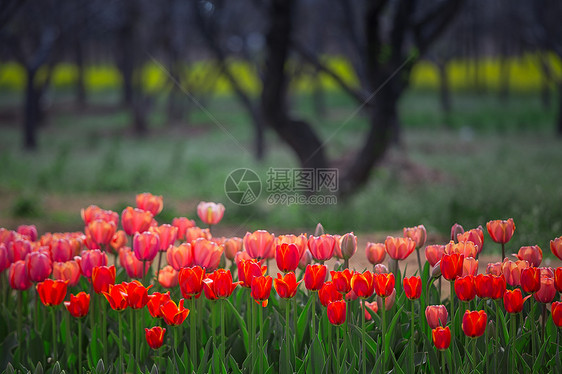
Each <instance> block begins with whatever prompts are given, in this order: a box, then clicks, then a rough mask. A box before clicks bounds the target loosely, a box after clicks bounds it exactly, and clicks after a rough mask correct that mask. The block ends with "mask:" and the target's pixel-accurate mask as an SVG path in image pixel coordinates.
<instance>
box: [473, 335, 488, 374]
mask: <svg viewBox="0 0 562 374" xmlns="http://www.w3.org/2000/svg"><path fill="white" fill-rule="evenodd" d="M477 339H478V338H472V361H473V362H474V363H476V362H477V361H476V340H477ZM472 369H473V370H474V368H472ZM486 372H488V371H486Z"/></svg>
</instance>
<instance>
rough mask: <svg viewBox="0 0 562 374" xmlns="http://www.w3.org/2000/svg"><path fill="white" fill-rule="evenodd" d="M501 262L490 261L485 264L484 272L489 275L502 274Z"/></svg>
mask: <svg viewBox="0 0 562 374" xmlns="http://www.w3.org/2000/svg"><path fill="white" fill-rule="evenodd" d="M502 264H503V263H502V262H491V263H489V264H488V265H487V266H486V274H491V275H498V276H499V275H502V274H503V268H502V266H503V265H502Z"/></svg>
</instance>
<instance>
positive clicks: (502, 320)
mask: <svg viewBox="0 0 562 374" xmlns="http://www.w3.org/2000/svg"><path fill="white" fill-rule="evenodd" d="M496 313H497V314H498V316H499V317H500V324H501V328H502V331H503V338H504V339H505V340H504V342H508V341H509V333H508V331H507V322H506V321H505V316H504V315H503V312H502V311H501V308H500V306H499V302H498V301H496ZM496 328H499V327H496Z"/></svg>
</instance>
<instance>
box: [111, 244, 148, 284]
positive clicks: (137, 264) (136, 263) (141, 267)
mask: <svg viewBox="0 0 562 374" xmlns="http://www.w3.org/2000/svg"><path fill="white" fill-rule="evenodd" d="M119 263H120V264H121V266H123V268H125V271H126V272H127V275H128V276H129V277H130V278H138V279H140V278H144V276H145V275H146V274H148V271H149V270H150V266H151V265H152V262H150V261H146V262H144V263H143V261H141V260H139V259H138V258H137V256H135V253H134V252H133V251H131V249H130V248H129V247H123V248H121V250H120V251H119Z"/></svg>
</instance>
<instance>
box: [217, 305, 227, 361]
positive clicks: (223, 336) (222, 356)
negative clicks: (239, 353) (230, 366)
mask: <svg viewBox="0 0 562 374" xmlns="http://www.w3.org/2000/svg"><path fill="white" fill-rule="evenodd" d="M224 303H225V299H220V300H219V304H220V305H219V307H220V317H221V348H220V349H221V350H220V354H221V360H222V361H223V362H222V364H223V365H224V367H226V365H225V360H226V357H225V356H226V354H225V351H226V350H225V340H226V336H225V333H224Z"/></svg>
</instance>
